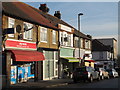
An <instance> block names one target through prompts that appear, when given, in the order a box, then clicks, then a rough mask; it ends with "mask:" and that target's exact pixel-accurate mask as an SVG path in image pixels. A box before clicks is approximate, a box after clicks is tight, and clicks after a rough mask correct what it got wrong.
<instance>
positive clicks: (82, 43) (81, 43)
mask: <svg viewBox="0 0 120 90" xmlns="http://www.w3.org/2000/svg"><path fill="white" fill-rule="evenodd" d="M80 41H81V42H80V46H81V48H84V41H83V38H81V39H80Z"/></svg>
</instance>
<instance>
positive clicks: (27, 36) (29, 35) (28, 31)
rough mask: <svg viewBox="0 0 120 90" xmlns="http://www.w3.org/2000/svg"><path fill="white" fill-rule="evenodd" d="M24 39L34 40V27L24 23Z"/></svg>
mask: <svg viewBox="0 0 120 90" xmlns="http://www.w3.org/2000/svg"><path fill="white" fill-rule="evenodd" d="M23 28H24V39H28V40H32V35H33V32H32V31H33V25H32V24H30V23H27V22H24V25H23Z"/></svg>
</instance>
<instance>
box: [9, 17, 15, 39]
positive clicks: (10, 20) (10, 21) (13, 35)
mask: <svg viewBox="0 0 120 90" xmlns="http://www.w3.org/2000/svg"><path fill="white" fill-rule="evenodd" d="M12 24H13V26H12V27H11V25H12ZM8 28H14V34H8V37H15V33H16V30H15V19H14V18H11V17H8Z"/></svg>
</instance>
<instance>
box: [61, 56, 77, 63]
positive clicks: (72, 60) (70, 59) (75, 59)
mask: <svg viewBox="0 0 120 90" xmlns="http://www.w3.org/2000/svg"><path fill="white" fill-rule="evenodd" d="M63 58H64V59H67V60H69V61H68V62H79V59H77V58H74V57H63Z"/></svg>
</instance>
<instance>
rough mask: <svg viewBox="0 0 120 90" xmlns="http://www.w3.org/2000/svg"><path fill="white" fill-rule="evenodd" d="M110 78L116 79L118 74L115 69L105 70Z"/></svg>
mask: <svg viewBox="0 0 120 90" xmlns="http://www.w3.org/2000/svg"><path fill="white" fill-rule="evenodd" d="M107 71H108V73H109V76H110V77H118V76H119V75H118V72H116V70H115V69H107Z"/></svg>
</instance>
